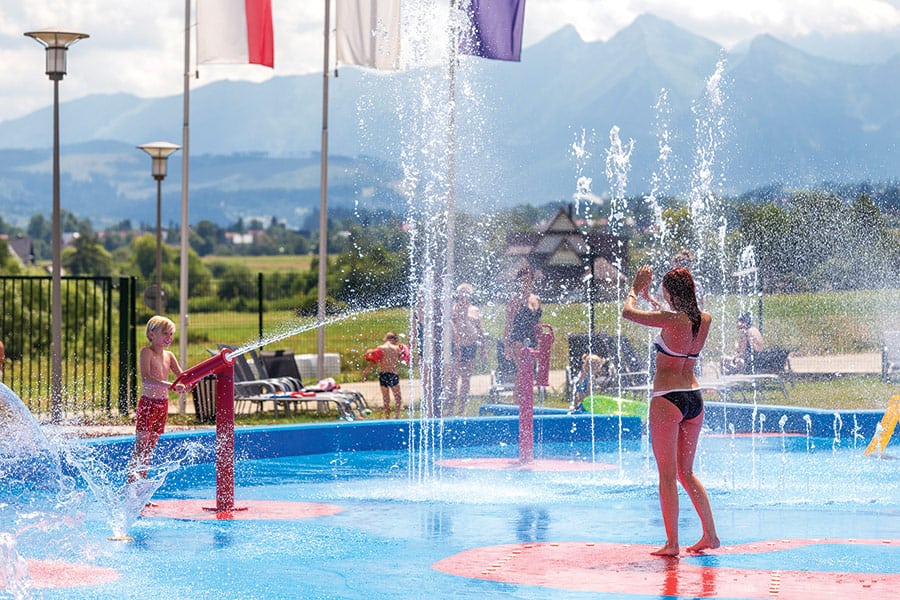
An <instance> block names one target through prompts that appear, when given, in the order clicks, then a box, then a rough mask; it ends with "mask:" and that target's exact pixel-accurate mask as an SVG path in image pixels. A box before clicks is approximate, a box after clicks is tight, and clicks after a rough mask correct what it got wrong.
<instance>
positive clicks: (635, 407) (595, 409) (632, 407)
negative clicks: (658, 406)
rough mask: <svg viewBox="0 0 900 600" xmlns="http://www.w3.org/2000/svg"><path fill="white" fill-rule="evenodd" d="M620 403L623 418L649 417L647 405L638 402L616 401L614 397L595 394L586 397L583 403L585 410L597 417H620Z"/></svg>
mask: <svg viewBox="0 0 900 600" xmlns="http://www.w3.org/2000/svg"><path fill="white" fill-rule="evenodd" d="M619 402H621V414H622V416H623V417H641V418H644V417H646V416H647V403H646V402H638V401H637V400H625V399H616V398H613V397H612V396H602V395H598V394H594V395H593V396H585V398H584V400H582V401H581V405H582V406H583V407H584V410H585V411H586V412H589V413H594V414H597V415H617V416H618V415H619Z"/></svg>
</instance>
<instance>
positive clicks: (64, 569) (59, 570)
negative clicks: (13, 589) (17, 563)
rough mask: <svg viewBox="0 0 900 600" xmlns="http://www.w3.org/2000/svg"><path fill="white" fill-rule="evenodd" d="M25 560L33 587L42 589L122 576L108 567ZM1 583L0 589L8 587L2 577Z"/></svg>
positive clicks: (81, 584) (96, 582)
mask: <svg viewBox="0 0 900 600" xmlns="http://www.w3.org/2000/svg"><path fill="white" fill-rule="evenodd" d="M25 562H26V563H27V564H28V574H29V576H30V577H31V587H33V588H36V589H42V590H43V589H50V588H69V587H81V586H89V585H101V584H104V583H109V582H111V581H116V580H117V579H119V577H120V576H119V573H118V572H117V571H116V570H115V569H109V568H107V567H96V566H93V565H79V564H75V563H67V562H58V561H51V560H30V559H26V561H25ZM0 584H3V587H0V589H6V585H5V582H4V581H3V578H2V577H0Z"/></svg>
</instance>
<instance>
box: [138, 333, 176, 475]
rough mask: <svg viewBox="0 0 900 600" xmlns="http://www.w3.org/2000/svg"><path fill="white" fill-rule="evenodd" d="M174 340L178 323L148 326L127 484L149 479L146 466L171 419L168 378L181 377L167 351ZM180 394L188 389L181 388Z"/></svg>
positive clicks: (141, 357) (171, 355)
mask: <svg viewBox="0 0 900 600" xmlns="http://www.w3.org/2000/svg"><path fill="white" fill-rule="evenodd" d="M174 336H175V323H173V322H172V321H171V320H170V319H167V318H166V317H162V316H160V315H156V316H154V317H151V318H150V320H149V321H148V322H147V340H148V341H149V342H150V345H149V346H145V347H144V348H141V356H140V368H141V399H140V400H139V401H138V406H137V413H136V415H135V416H136V423H135V438H134V451H133V452H132V453H131V460H129V461H128V483H132V482H134V481H135V480H137V479H138V478H140V479H146V477H147V466H148V465H149V464H150V457H151V456H152V455H153V449H154V448H156V443H157V442H158V441H159V436H161V435H162V434H163V432H164V431H165V429H166V418H167V417H168V415H169V374H170V373H171V374H173V375H175V376H176V377H178V375H180V374H181V366H180V365H179V364H178V359H176V358H175V355H174V354H172V353H171V352H170V351H169V350H167V348H168V347H169V346H170V345H171V344H172V338H173V337H174ZM175 391H176V392H178V393H184V392H186V391H187V387H186V386H184V385H183V384H178V387H177V388H176V389H175Z"/></svg>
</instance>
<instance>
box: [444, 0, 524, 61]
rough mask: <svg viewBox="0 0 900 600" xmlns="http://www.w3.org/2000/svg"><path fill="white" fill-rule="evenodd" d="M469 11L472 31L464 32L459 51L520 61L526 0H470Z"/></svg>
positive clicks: (470, 29)
mask: <svg viewBox="0 0 900 600" xmlns="http://www.w3.org/2000/svg"><path fill="white" fill-rule="evenodd" d="M466 12H467V13H468V16H469V28H468V29H469V30H468V31H466V32H464V33H463V36H462V38H463V39H462V42H461V44H460V49H459V50H460V52H462V53H463V54H471V55H473V56H481V57H482V58H495V59H498V60H516V61H517V60H519V56H520V55H521V54H522V25H523V24H524V22H525V0H470V1H469V4H468V8H467V10H466Z"/></svg>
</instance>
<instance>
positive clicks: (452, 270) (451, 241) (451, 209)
mask: <svg viewBox="0 0 900 600" xmlns="http://www.w3.org/2000/svg"><path fill="white" fill-rule="evenodd" d="M455 10H456V0H451V1H450V48H449V54H450V64H449V65H448V76H449V79H450V81H449V88H450V89H449V90H448V97H449V99H450V121H449V123H448V126H447V129H448V131H447V146H448V148H447V255H446V264H445V271H444V272H445V274H446V279H445V283H444V294H443V299H444V310H443V311H442V312H443V315H444V319H449V317H450V304H451V297H452V295H453V294H452V292H453V290H452V287H453V282H454V278H455V275H456V249H455V246H456V214H455V213H456V62H457V58H458V56H457V48H458V44H459V28H458V27H457V25H456V23H457V20H456V18H455V16H456V15H454V14H453V12H454V11H455ZM443 330H444V338H445V339H444V344H443V350H444V355H445V357H447V358H448V360H449V350H450V346H451V345H450V343H449V342H450V340H449V336H450V327H449V326H448V327H444V328H443Z"/></svg>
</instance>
